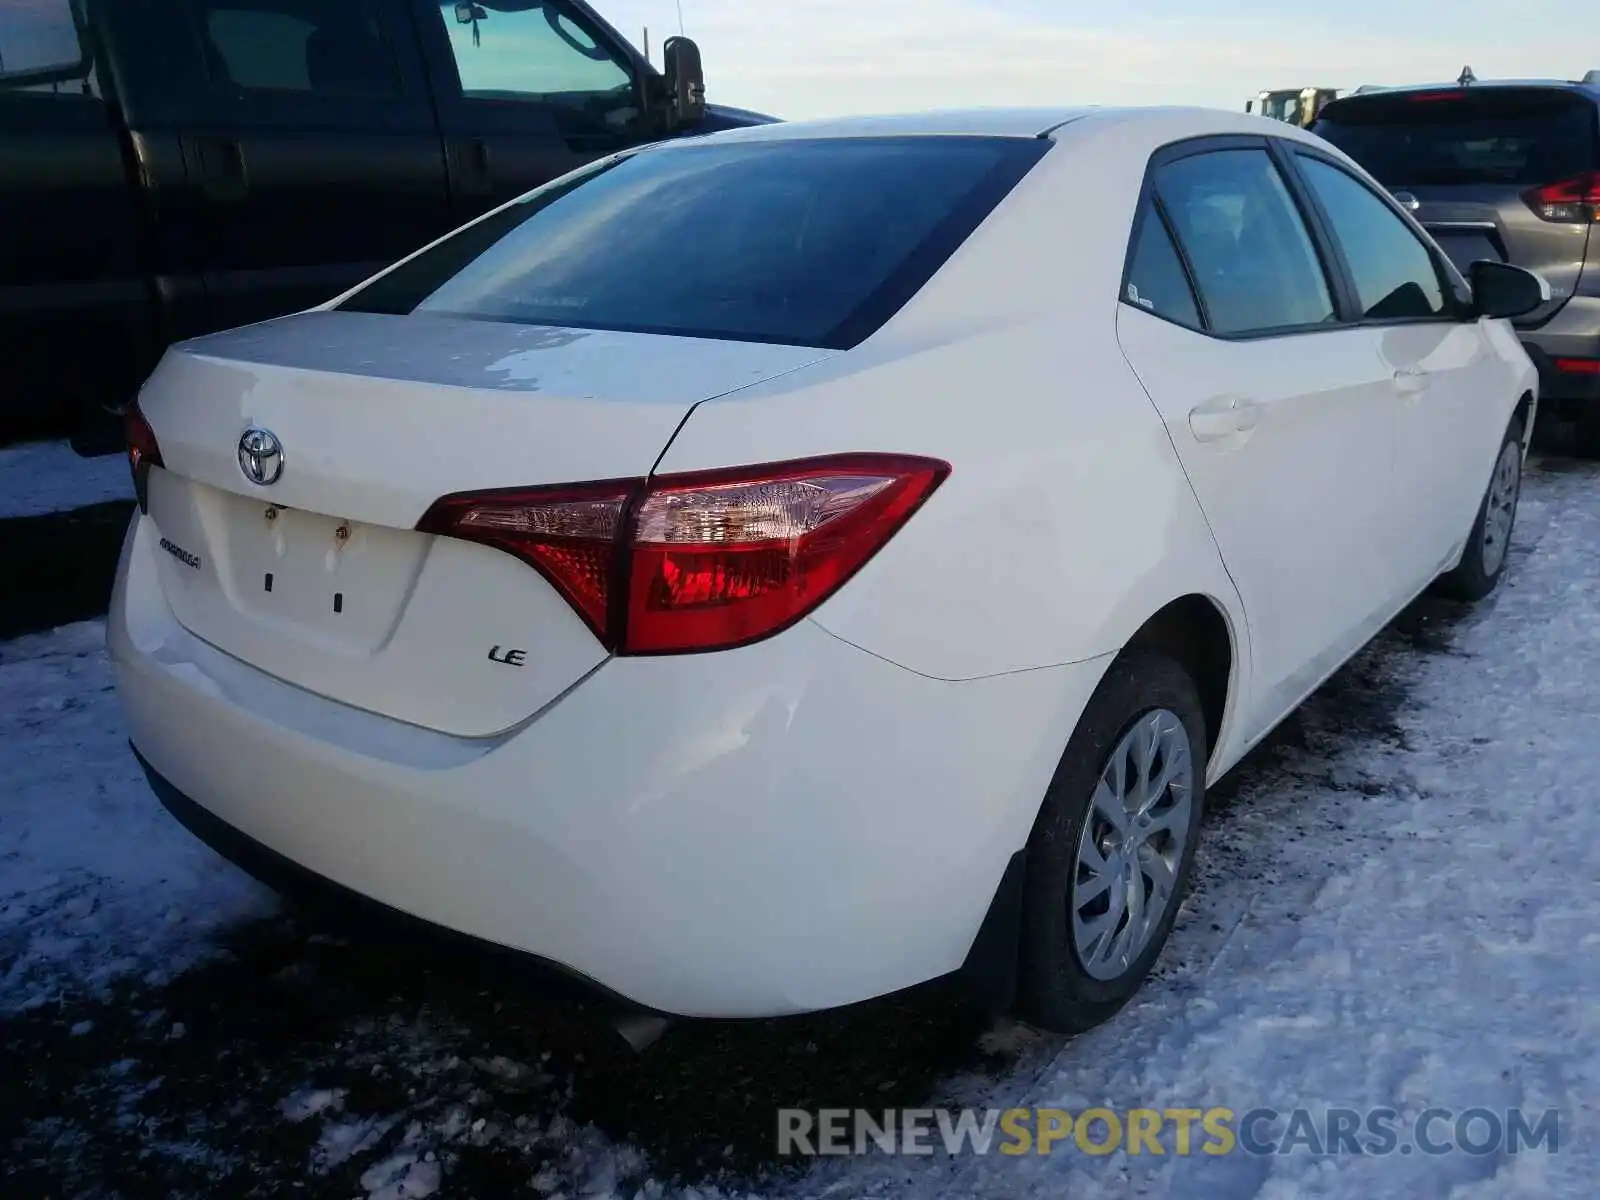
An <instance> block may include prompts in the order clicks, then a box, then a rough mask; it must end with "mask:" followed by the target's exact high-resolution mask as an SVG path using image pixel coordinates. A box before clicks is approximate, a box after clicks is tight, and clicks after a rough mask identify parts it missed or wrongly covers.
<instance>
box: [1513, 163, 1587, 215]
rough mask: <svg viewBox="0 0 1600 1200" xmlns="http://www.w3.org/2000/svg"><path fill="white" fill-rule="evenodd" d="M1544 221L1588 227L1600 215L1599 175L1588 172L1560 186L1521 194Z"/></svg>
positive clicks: (1562, 182)
mask: <svg viewBox="0 0 1600 1200" xmlns="http://www.w3.org/2000/svg"><path fill="white" fill-rule="evenodd" d="M1522 199H1523V201H1524V202H1526V204H1527V205H1528V207H1529V208H1531V209H1533V211H1534V213H1535V214H1536V215H1538V217H1539V218H1540V219H1541V220H1545V221H1553V222H1556V223H1557V224H1562V225H1572V224H1579V225H1586V224H1589V223H1591V222H1593V221H1595V220H1596V214H1597V213H1600V173H1597V172H1593V171H1590V172H1587V173H1586V174H1583V175H1579V176H1577V177H1576V178H1574V179H1563V180H1562V181H1561V182H1560V183H1548V184H1545V185H1544V186H1543V187H1536V188H1533V189H1531V190H1530V191H1527V192H1524V193H1523V194H1522Z"/></svg>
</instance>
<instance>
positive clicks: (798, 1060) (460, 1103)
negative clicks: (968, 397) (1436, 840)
mask: <svg viewBox="0 0 1600 1200" xmlns="http://www.w3.org/2000/svg"><path fill="white" fill-rule="evenodd" d="M1462 619H1463V610H1461V609H1458V608H1456V607H1454V606H1451V605H1448V604H1445V603H1442V602H1439V601H1435V600H1432V599H1425V600H1423V601H1420V602H1418V603H1417V604H1416V605H1414V606H1412V608H1411V609H1409V610H1408V611H1407V612H1406V613H1405V614H1404V615H1402V616H1401V617H1400V618H1399V619H1398V620H1397V621H1395V622H1394V623H1393V624H1392V625H1391V626H1390V628H1389V629H1388V630H1386V631H1385V632H1384V633H1383V634H1382V635H1381V636H1380V638H1379V639H1378V640H1377V642H1375V643H1374V645H1373V646H1372V647H1370V648H1368V649H1367V650H1366V651H1364V652H1363V653H1362V654H1361V655H1359V656H1358V657H1357V658H1356V659H1355V660H1353V661H1352V662H1351V663H1350V664H1348V665H1347V666H1346V667H1345V668H1344V669H1343V670H1341V671H1340V672H1339V673H1338V674H1337V675H1335V676H1334V677H1333V679H1331V680H1330V681H1329V682H1328V683H1327V684H1326V685H1325V686H1324V687H1323V688H1322V689H1321V690H1320V691H1319V692H1318V693H1317V694H1316V695H1315V696H1313V697H1312V698H1311V699H1310V700H1309V701H1308V702H1307V703H1306V704H1305V705H1304V706H1303V707H1302V708H1301V709H1300V710H1299V711H1298V712H1297V713H1296V714H1294V715H1293V716H1292V717H1290V718H1289V719H1288V720H1287V721H1286V722H1285V723H1284V724H1283V725H1282V726H1281V727H1280V728H1279V729H1278V731H1277V732H1276V733H1275V734H1274V735H1273V736H1272V737H1271V738H1270V739H1269V740H1268V741H1267V742H1266V743H1265V744H1263V745H1262V746H1261V747H1259V748H1257V749H1256V750H1255V751H1253V752H1252V754H1251V755H1250V756H1249V758H1247V759H1246V761H1245V762H1244V763H1242V764H1241V765H1240V766H1239V767H1238V768H1237V769H1236V770H1235V771H1234V772H1233V773H1232V774H1231V775H1230V776H1229V778H1228V779H1227V780H1225V781H1224V782H1223V784H1222V785H1221V786H1219V787H1218V788H1217V789H1215V790H1214V791H1213V793H1212V795H1211V801H1210V810H1209V814H1208V819H1207V826H1208V829H1207V839H1206V841H1204V842H1203V843H1202V847H1201V851H1200V854H1201V859H1200V865H1199V869H1198V871H1197V887H1196V890H1197V892H1199V893H1201V894H1202V900H1203V898H1204V893H1205V892H1206V890H1207V887H1208V883H1207V881H1208V879H1209V880H1213V881H1214V880H1217V879H1219V878H1221V877H1222V876H1225V875H1235V874H1238V873H1241V872H1242V873H1244V874H1245V876H1246V877H1247V878H1262V879H1263V881H1264V884H1263V885H1264V886H1265V883H1266V882H1270V881H1269V880H1266V877H1265V876H1263V875H1262V873H1261V872H1262V866H1261V864H1260V863H1259V862H1253V861H1249V860H1250V859H1252V858H1258V857H1259V856H1260V853H1261V843H1260V842H1259V841H1258V840H1256V841H1252V840H1251V839H1250V838H1244V839H1242V843H1243V846H1242V848H1240V847H1233V848H1231V849H1230V846H1229V840H1230V839H1229V826H1230V823H1231V822H1234V821H1236V820H1239V819H1241V818H1240V817H1239V813H1240V811H1241V810H1243V809H1248V810H1249V819H1250V820H1251V821H1265V822H1270V823H1282V824H1283V825H1285V826H1287V825H1288V824H1290V823H1292V822H1294V821H1296V820H1298V819H1300V817H1301V816H1303V814H1300V815H1297V814H1296V812H1295V805H1296V803H1297V802H1298V801H1299V800H1300V799H1301V798H1302V797H1301V796H1299V795H1296V794H1295V792H1296V787H1298V786H1299V785H1301V784H1306V783H1310V784H1313V785H1315V786H1325V787H1333V788H1335V789H1336V790H1337V789H1349V788H1351V787H1354V788H1357V789H1363V787H1364V785H1363V781H1362V780H1361V779H1360V778H1359V777H1353V776H1351V775H1350V773H1349V772H1348V770H1346V769H1345V768H1343V767H1342V765H1341V762H1340V757H1341V755H1340V751H1341V749H1342V748H1345V747H1348V746H1349V745H1350V744H1351V743H1352V742H1361V741H1378V742H1385V743H1388V744H1391V745H1395V746H1403V745H1404V734H1403V732H1402V729H1401V726H1400V723H1399V721H1398V719H1397V718H1398V715H1399V713H1400V710H1401V709H1402V708H1403V706H1404V705H1405V704H1406V701H1407V680H1408V679H1409V678H1410V677H1411V674H1412V672H1413V670H1414V668H1413V667H1410V666H1408V665H1407V664H1408V663H1412V662H1414V660H1415V652H1416V651H1422V652H1424V653H1425V654H1452V653H1455V651H1454V650H1453V649H1452V631H1453V629H1454V627H1455V626H1456V625H1457V624H1458V623H1459V622H1460V621H1461V620H1462ZM1286 780H1289V781H1292V782H1294V783H1295V784H1296V787H1286V786H1284V785H1285V781H1286ZM1299 790H1300V791H1301V792H1303V790H1304V789H1303V787H1301V788H1299ZM1369 794H1370V793H1369ZM1219 835H1220V836H1219ZM930 902H936V898H930ZM1199 911H1200V914H1201V915H1200V916H1199V917H1198V918H1194V919H1189V920H1186V921H1185V922H1181V923H1180V927H1179V929H1178V931H1177V933H1176V934H1175V936H1174V941H1173V945H1172V948H1171V949H1169V952H1168V954H1167V956H1165V958H1164V959H1163V969H1162V971H1160V972H1158V981H1157V982H1155V983H1153V984H1152V985H1151V986H1152V987H1162V986H1165V985H1164V984H1163V983H1161V982H1160V981H1159V977H1160V976H1161V975H1164V974H1166V973H1167V972H1168V971H1169V970H1171V968H1170V967H1169V966H1168V965H1167V964H1168V963H1169V962H1170V961H1172V960H1174V959H1176V960H1177V961H1179V962H1183V961H1186V960H1188V961H1193V960H1195V959H1196V958H1197V957H1198V958H1204V957H1205V956H1206V955H1207V954H1214V953H1215V952H1216V948H1215V947H1212V946H1210V945H1209V944H1208V939H1210V940H1212V941H1215V940H1217V939H1218V937H1219V935H1220V934H1221V932H1222V929H1221V925H1220V924H1218V923H1216V922H1214V921H1213V922H1212V924H1211V925H1210V926H1209V927H1207V926H1206V924H1205V923H1206V922H1207V921H1208V920H1210V919H1211V918H1210V917H1208V916H1207V910H1206V907H1205V904H1204V903H1201V904H1200V905H1199ZM1196 926H1199V927H1198V928H1197V927H1196ZM3 966H4V964H0V968H3ZM493 970H494V968H492V967H490V966H489V964H486V963H483V962H478V961H473V960H468V959H461V958H460V957H459V956H451V957H444V956H442V955H437V954H435V953H434V952H432V951H431V950H429V951H423V950H419V949H418V948H416V947H414V946H405V945H397V944H394V943H392V942H384V941H373V940H369V939H361V938H357V939H348V940H347V939H344V938H343V937H341V936H339V935H338V933H337V931H330V930H328V929H327V928H326V927H325V926H322V925H319V924H318V923H316V922H315V921H313V920H311V919H309V918H304V917H300V918H289V917H284V918H279V919H275V920H270V921H265V922H261V923H257V924H254V925H250V926H247V927H244V928H242V929H240V930H238V931H237V933H236V935H235V936H234V937H233V938H232V939H231V941H230V942H229V944H228V945H227V946H226V948H225V951H224V952H223V953H222V954H221V955H220V956H219V957H218V958H217V959H216V960H215V961H212V962H210V963H208V964H207V965H205V966H203V967H201V968H199V969H196V970H193V971H191V972H189V973H187V974H185V975H184V976H182V977H180V978H179V979H177V980H175V981H173V982H171V983H168V984H166V985H163V986H158V987H152V986H145V985H142V984H138V983H129V984H124V985H122V986H121V987H120V988H119V989H118V990H117V992H116V993H115V995H113V996H112V997H111V998H109V999H102V1000H98V1001H88V1000H79V1001H71V1002H66V1003H63V1004H61V1005H59V1006H52V1007H49V1008H45V1009H39V1010H35V1011H33V1012H31V1013H28V1014H26V1015H24V1016H21V1017H18V1018H15V1019H13V1020H11V1021H10V1022H8V1023H6V1025H5V1037H6V1042H7V1047H8V1054H7V1057H8V1060H9V1062H10V1066H11V1069H10V1070H8V1071H7V1072H5V1073H4V1077H3V1079H0V1114H7V1115H3V1116H0V1138H3V1139H4V1140H5V1141H7V1142H10V1144H11V1147H12V1149H11V1152H10V1154H9V1155H8V1156H6V1157H7V1160H8V1161H9V1164H10V1165H9V1167H8V1168H5V1169H0V1178H3V1177H6V1176H8V1175H9V1178H10V1183H9V1184H8V1185H7V1186H6V1187H5V1188H4V1189H3V1190H4V1191H5V1193H6V1194H12V1195H52V1194H62V1193H64V1192H78V1191H83V1190H94V1189H98V1188H110V1187H112V1186H116V1187H117V1188H118V1190H119V1191H120V1192H121V1194H123V1195H141V1194H149V1195H162V1196H167V1195H172V1194H176V1193H180V1192H186V1191H192V1192H194V1193H197V1194H219V1193H220V1191H221V1190H222V1189H225V1190H226V1192H227V1194H229V1195H231V1196H254V1195H262V1196H266V1195H279V1194H282V1193H283V1191H284V1190H285V1189H286V1187H287V1186H289V1185H291V1184H292V1185H293V1186H295V1187H296V1190H297V1191H298V1192H299V1194H301V1195H321V1194H329V1195H343V1196H348V1195H353V1194H357V1192H358V1191H359V1190H361V1189H362V1188H363V1187H364V1188H366V1189H367V1190H374V1189H376V1188H378V1187H381V1186H382V1185H383V1182H384V1180H385V1179H387V1178H389V1175H392V1174H393V1171H394V1169H395V1168H393V1166H392V1164H393V1163H394V1162H399V1163H401V1167H400V1168H399V1169H400V1170H402V1171H403V1170H404V1169H405V1164H406V1163H409V1162H413V1161H415V1162H423V1163H424V1164H426V1163H429V1162H433V1161H435V1160H434V1159H428V1158H427V1157H426V1156H427V1155H434V1156H437V1158H436V1161H437V1162H438V1166H437V1167H434V1168H433V1169H434V1170H435V1171H437V1170H439V1169H441V1168H442V1170H443V1172H444V1178H445V1180H446V1181H447V1192H448V1194H451V1195H470V1196H480V1197H490V1196H511V1195H541V1194H547V1193H549V1192H552V1191H555V1190H563V1191H567V1192H568V1193H569V1194H570V1193H572V1192H574V1191H577V1190H580V1189H583V1188H585V1187H592V1186H594V1185H595V1184H596V1179H595V1178H594V1172H595V1171H596V1170H597V1169H598V1170H600V1171H601V1175H602V1178H601V1180H600V1182H601V1183H604V1184H606V1186H618V1187H623V1188H624V1189H626V1185H628V1184H629V1183H637V1182H638V1181H639V1180H641V1179H643V1178H645V1177H646V1176H653V1177H655V1178H657V1179H676V1180H678V1181H681V1182H696V1183H698V1182H723V1183H742V1184H746V1185H748V1184H753V1183H759V1182H760V1181H762V1180H766V1181H769V1182H771V1181H773V1180H774V1178H775V1177H779V1176H785V1175H788V1174H789V1173H791V1171H793V1170H795V1169H797V1168H794V1167H792V1166H791V1165H789V1164H788V1163H786V1162H783V1161H780V1160H778V1159H777V1158H776V1138H775V1133H776V1128H777V1117H776V1110H777V1109H779V1108H786V1107H799V1108H808V1109H816V1108H823V1107H828V1108H856V1107H860V1108H867V1109H873V1110H881V1109H883V1108H886V1107H920V1106H926V1105H928V1104H930V1103H935V1102H936V1098H938V1097H940V1096H941V1094H942V1089H943V1087H944V1086H945V1085H946V1084H947V1083H948V1082H949V1081H950V1080H951V1079H952V1078H953V1077H955V1076H957V1075H961V1076H968V1077H970V1076H976V1077H977V1078H978V1079H979V1080H981V1079H983V1078H991V1079H993V1080H995V1081H1003V1080H1004V1079H1005V1078H1006V1076H1007V1074H1008V1073H1009V1072H1010V1071H1011V1070H1013V1069H1014V1068H1015V1066H1016V1065H1017V1064H1016V1059H1015V1057H1014V1055H1015V1054H1016V1053H1021V1052H1023V1051H1022V1050H1020V1049H1019V1050H1016V1051H1013V1052H1012V1056H1011V1057H1008V1056H1006V1055H1004V1054H999V1055H991V1054H988V1053H986V1051H985V1050H984V1048H983V1047H984V1044H985V1039H984V1037H983V1035H984V1034H985V1032H986V1031H987V1030H988V1023H987V1022H986V1021H985V1020H984V1019H983V1018H982V1017H981V1015H980V1014H978V1013H976V1012H975V1011H973V1010H972V1009H970V1008H969V1007H967V1006H966V1005H965V1004H963V1003H962V1002H961V1001H960V999H959V998H958V997H956V996H954V995H952V994H951V993H950V992H949V991H948V990H946V989H943V988H939V987H930V988H924V989H921V990H919V991H916V992H913V993H910V994H907V995H903V996H897V997H891V998H888V999H885V1000H881V1001H876V1002H873V1003H870V1004H865V1005H861V1006H858V1007H855V1008H852V1009H849V1010H845V1011H841V1012H834V1013H826V1014H820V1015H816V1016H809V1017H803V1018H791V1019H786V1020H780V1021H755V1022H707V1023H687V1024H684V1025H681V1026H678V1027H677V1028H675V1029H674V1030H672V1031H671V1032H669V1033H668V1035H667V1036H666V1037H665V1038H664V1039H663V1040H662V1041H661V1042H660V1043H658V1044H657V1045H656V1046H655V1047H653V1048H652V1049H651V1050H650V1051H649V1052H647V1053H646V1054H645V1055H643V1056H642V1057H635V1056H633V1055H632V1054H631V1052H628V1051H626V1050H625V1049H624V1048H623V1046H622V1043H621V1042H620V1040H619V1039H617V1038H616V1035H615V1034H613V1033H612V1032H611V1031H610V1030H609V1029H608V1028H607V1027H606V1026H605V1025H604V1024H603V1022H602V1021H601V1020H600V1017H599V1014H597V1013H595V1012H592V1011H589V1010H585V1009H583V1008H581V1007H577V1006H573V1005H571V1004H569V1003H566V1002H564V1001H563V1002H562V1003H561V1004H559V1005H553V1004H552V1003H550V1002H549V1001H548V1000H541V999H539V998H538V997H537V996H530V995H529V993H528V992H527V991H526V989H524V988H523V987H521V986H520V985H518V984H516V983H514V982H511V981H508V980H507V979H506V978H505V977H504V976H503V975H502V976H496V975H495V974H494V973H493ZM1022 1045H1024V1046H1026V1047H1027V1049H1026V1053H1028V1055H1029V1056H1030V1058H1035V1057H1037V1056H1038V1055H1041V1054H1043V1055H1053V1054H1055V1053H1057V1052H1059V1051H1060V1050H1061V1048H1062V1045H1063V1043H1061V1042H1060V1041H1059V1040H1057V1039H1049V1038H1045V1039H1034V1040H1033V1041H1032V1042H1031V1043H1028V1042H1027V1041H1026V1039H1024V1041H1023V1043H1022ZM1067 1052H1068V1053H1069V1054H1070V1049H1069V1050H1068V1051H1067ZM307 1089H319V1090H320V1091H314V1092H311V1093H308V1092H307ZM296 1097H298V1099H297V1098H296ZM286 1106H287V1107H286ZM297 1117H298V1118H302V1119H299V1120H296V1119H293V1118H297ZM586 1127H589V1128H592V1129H594V1130H598V1131H600V1132H601V1133H603V1134H604V1135H605V1136H606V1138H609V1139H610V1140H611V1142H612V1143H623V1144H627V1145H631V1146H633V1147H636V1148H637V1149H638V1150H639V1151H641V1152H642V1153H643V1155H644V1156H645V1158H644V1159H639V1158H638V1157H637V1156H636V1155H629V1154H627V1153H620V1154H619V1153H607V1152H605V1151H604V1150H603V1149H599V1150H597V1149H596V1147H595V1145H594V1144H593V1140H594V1134H593V1133H586V1132H585V1129H586ZM586 1139H589V1140H586ZM408 1152H409V1153H408ZM397 1153H398V1158H397V1157H395V1156H396V1154H397ZM386 1161H387V1162H388V1163H390V1166H387V1167H386V1166H384V1165H382V1164H383V1163H385V1162H386ZM597 1163H598V1164H600V1166H599V1167H598V1168H597V1166H596V1164H597ZM375 1164H376V1165H375ZM313 1168H315V1170H314V1171H313ZM375 1171H376V1172H377V1173H378V1174H377V1175H374V1172H375ZM386 1171H387V1172H389V1174H385V1173H384V1172H386ZM606 1173H609V1181H608V1179H607V1178H606ZM135 1181H147V1185H146V1184H145V1183H144V1182H140V1183H135ZM146 1186H147V1190H141V1188H143V1187H146ZM395 1194H397V1195H404V1194H406V1193H405V1192H398V1193H395Z"/></svg>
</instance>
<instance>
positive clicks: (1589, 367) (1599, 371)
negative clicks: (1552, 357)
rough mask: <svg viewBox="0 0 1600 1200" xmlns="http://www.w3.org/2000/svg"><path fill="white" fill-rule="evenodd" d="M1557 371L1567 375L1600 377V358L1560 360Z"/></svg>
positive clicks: (1558, 360)
mask: <svg viewBox="0 0 1600 1200" xmlns="http://www.w3.org/2000/svg"><path fill="white" fill-rule="evenodd" d="M1556 370H1558V371H1561V372H1562V373H1564V374H1567V375H1600V358H1558V359H1556Z"/></svg>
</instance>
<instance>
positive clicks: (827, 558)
mask: <svg viewBox="0 0 1600 1200" xmlns="http://www.w3.org/2000/svg"><path fill="white" fill-rule="evenodd" d="M949 470H950V468H949V466H948V465H946V464H945V463H942V462H937V461H933V460H929V459H921V458H909V457H903V456H897V455H896V456H890V455H860V456H841V457H836V458H829V459H818V460H812V461H810V462H799V463H784V464H779V465H776V466H772V467H767V468H759V467H757V468H750V469H747V470H741V471H737V472H721V471H719V472H713V473H709V474H705V475H696V476H676V477H673V476H668V477H665V478H660V479H657V480H655V481H654V482H653V483H652V484H651V487H650V492H649V495H648V496H647V498H646V499H645V501H644V503H643V504H642V505H641V506H640V508H639V513H638V517H637V519H636V521H635V533H634V537H633V543H632V546H631V550H630V555H629V558H630V571H629V583H628V619H627V629H626V632H625V636H624V638H623V643H622V650H623V652H624V653H631V654H661V653H672V652H686V651H695V650H723V649H728V648H730V647H732V646H739V645H743V644H745V643H747V642H753V641H756V640H758V639H760V638H764V637H770V636H771V635H772V634H774V633H777V632H778V631H779V630H782V629H785V628H787V627H788V626H789V625H792V624H793V623H794V622H796V621H798V620H799V619H800V618H801V617H803V616H805V615H806V614H807V613H808V612H810V611H811V610H812V609H814V608H816V607H817V605H819V604H821V603H822V601H823V600H825V599H827V598H828V596H830V595H831V594H832V593H833V592H834V591H836V590H837V589H838V588H839V586H840V585H841V584H843V583H844V582H845V580H847V579H849V578H850V576H851V575H853V574H855V572H856V571H858V570H859V569H860V568H861V567H862V565H863V564H865V563H866V561H867V560H868V559H869V558H871V557H872V556H873V555H874V554H876V553H877V552H878V550H880V549H881V548H882V547H883V545H884V543H885V542H887V541H888V540H889V538H890V537H891V536H893V534H894V532H895V531H896V530H897V529H899V528H900V526H901V525H902V524H904V523H905V520H906V518H907V517H909V516H910V515H911V514H912V513H913V512H914V511H915V510H916V509H917V507H918V506H919V505H921V504H922V502H923V501H924V500H926V499H927V498H928V496H929V495H930V494H931V493H932V492H933V489H934V488H936V487H937V486H938V485H939V483H940V482H941V481H942V480H943V479H944V477H945V476H946V475H947V474H949Z"/></svg>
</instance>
